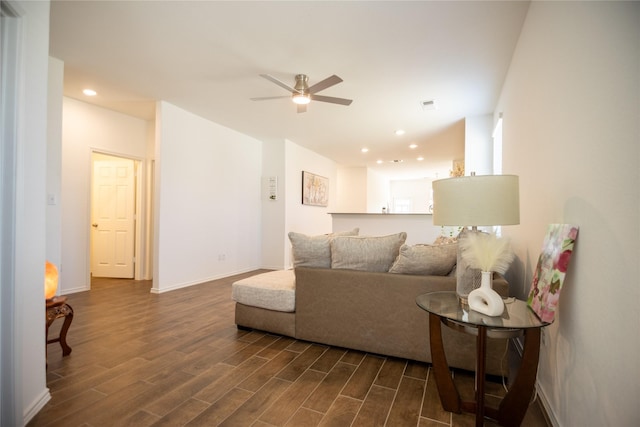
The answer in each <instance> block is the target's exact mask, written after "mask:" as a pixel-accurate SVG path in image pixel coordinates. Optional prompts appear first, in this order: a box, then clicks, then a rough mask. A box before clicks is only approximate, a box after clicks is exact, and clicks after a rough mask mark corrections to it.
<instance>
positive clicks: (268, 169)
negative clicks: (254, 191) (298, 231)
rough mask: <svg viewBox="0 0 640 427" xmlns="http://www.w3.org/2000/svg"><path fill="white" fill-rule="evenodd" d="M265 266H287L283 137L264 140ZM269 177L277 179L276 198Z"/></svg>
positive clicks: (274, 267) (263, 206)
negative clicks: (271, 192)
mask: <svg viewBox="0 0 640 427" xmlns="http://www.w3.org/2000/svg"><path fill="white" fill-rule="evenodd" d="M262 147H263V149H262V193H261V197H262V199H261V200H262V225H261V229H262V268H267V269H271V270H279V269H282V268H284V267H285V257H286V252H287V251H286V248H287V247H288V241H289V240H288V238H287V235H286V230H285V228H284V227H285V207H286V204H287V193H286V188H287V187H286V185H285V183H286V181H285V179H286V175H285V155H284V140H282V141H268V142H267V141H263V143H262ZM269 177H275V178H276V179H277V198H276V200H271V199H269Z"/></svg>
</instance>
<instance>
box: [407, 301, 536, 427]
mask: <svg viewBox="0 0 640 427" xmlns="http://www.w3.org/2000/svg"><path fill="white" fill-rule="evenodd" d="M416 304H418V306H419V307H420V308H422V309H423V310H425V311H427V312H428V313H429V339H430V345H431V357H432V365H433V372H434V376H435V378H436V385H437V386H438V394H439V395H440V401H441V402H442V407H443V408H444V409H445V410H447V411H450V412H456V413H461V412H472V413H475V414H476V426H482V425H483V423H484V418H485V416H486V417H488V418H491V419H493V420H495V421H497V422H498V423H499V424H500V425H504V426H519V425H520V423H522V419H523V418H524V415H525V413H526V412H527V408H528V407H529V401H530V399H531V396H532V395H533V390H534V386H535V381H536V374H537V372H538V356H539V354H540V329H541V328H542V327H544V326H547V325H548V323H545V322H542V321H540V319H538V317H537V316H536V315H535V314H534V313H533V311H531V310H530V309H529V307H527V303H526V302H525V301H521V300H510V301H508V302H506V303H505V310H504V312H503V313H502V315H501V316H487V315H484V314H482V313H479V312H476V311H473V310H471V309H469V307H468V306H463V305H462V304H461V303H460V301H459V299H458V296H457V295H456V293H455V292H453V291H451V292H430V293H428V294H423V295H419V296H418V297H417V298H416ZM442 324H444V325H446V326H448V327H450V328H453V329H456V330H459V331H461V332H464V333H467V334H471V335H475V336H476V352H477V356H476V396H475V401H473V402H466V401H462V400H461V399H460V394H459V393H458V390H457V389H456V386H455V384H454V383H453V379H452V377H451V373H450V371H449V365H448V363H447V358H446V355H445V353H444V346H443V343H442V329H441V325H442ZM518 336H524V350H523V356H522V364H521V366H520V368H519V370H518V375H517V376H516V378H515V380H514V381H513V383H512V385H511V388H510V389H509V391H508V392H507V394H506V395H505V397H504V398H503V399H502V401H501V402H500V406H499V407H498V408H497V409H496V408H492V407H488V406H486V405H485V402H484V386H485V366H486V362H485V359H486V340H487V338H514V337H518Z"/></svg>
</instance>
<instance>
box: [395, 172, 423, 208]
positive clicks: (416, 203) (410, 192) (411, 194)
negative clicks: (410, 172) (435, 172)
mask: <svg viewBox="0 0 640 427" xmlns="http://www.w3.org/2000/svg"><path fill="white" fill-rule="evenodd" d="M432 182H433V181H432V180H431V179H428V178H424V179H412V180H398V181H391V184H390V185H391V198H392V201H391V202H390V205H391V212H394V208H393V200H395V199H408V200H411V212H413V213H428V212H429V205H430V204H432V203H433V189H432V187H431V183H432Z"/></svg>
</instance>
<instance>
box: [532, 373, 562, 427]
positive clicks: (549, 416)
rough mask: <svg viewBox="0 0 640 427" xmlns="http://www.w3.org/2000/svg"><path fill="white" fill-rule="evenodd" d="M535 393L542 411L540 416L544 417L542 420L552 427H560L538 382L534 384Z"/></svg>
mask: <svg viewBox="0 0 640 427" xmlns="http://www.w3.org/2000/svg"><path fill="white" fill-rule="evenodd" d="M536 391H537V393H538V398H539V401H540V409H542V415H544V418H545V419H546V420H547V424H549V425H550V426H552V427H560V422H559V421H558V417H556V414H555V413H554V412H553V410H551V402H549V398H548V397H547V393H546V392H545V391H544V389H543V388H542V386H541V385H540V384H539V383H538V382H536Z"/></svg>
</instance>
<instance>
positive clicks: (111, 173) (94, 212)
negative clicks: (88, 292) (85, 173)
mask: <svg viewBox="0 0 640 427" xmlns="http://www.w3.org/2000/svg"><path fill="white" fill-rule="evenodd" d="M91 194H92V197H91V204H92V207H91V218H92V221H91V233H92V236H91V237H92V238H91V241H92V245H91V273H92V274H93V276H95V277H117V278H129V279H130V278H133V271H134V258H133V256H134V240H135V236H134V227H135V173H134V162H133V160H131V159H121V158H116V157H113V158H111V159H109V160H102V159H101V160H94V161H93V191H92V193H91Z"/></svg>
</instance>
